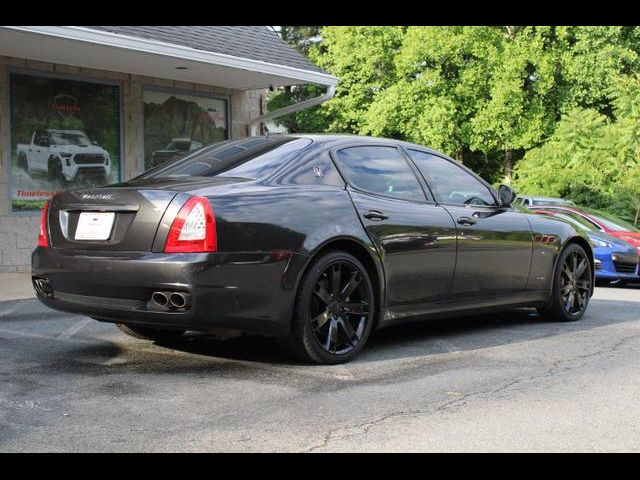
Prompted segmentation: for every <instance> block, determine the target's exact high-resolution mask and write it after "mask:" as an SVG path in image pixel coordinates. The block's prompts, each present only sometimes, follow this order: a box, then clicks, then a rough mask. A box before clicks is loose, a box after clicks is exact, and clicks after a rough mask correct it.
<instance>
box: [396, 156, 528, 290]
mask: <svg viewBox="0 0 640 480" xmlns="http://www.w3.org/2000/svg"><path fill="white" fill-rule="evenodd" d="M408 153H409V156H410V157H411V158H412V159H413V161H414V162H415V165H416V166H417V167H418V170H419V171H420V173H421V174H422V175H423V176H424V179H425V180H426V182H427V184H428V185H429V188H430V189H431V192H432V194H433V196H434V197H435V199H436V201H437V202H438V204H439V205H441V206H442V207H444V208H445V209H446V210H447V211H448V212H449V213H450V214H451V216H452V217H453V219H454V221H455V222H456V228H457V238H458V255H457V260H456V271H455V275H454V279H453V285H452V287H451V298H452V299H455V298H465V299H469V300H473V299H474V298H480V297H501V296H509V295H513V294H516V293H518V292H522V291H524V290H525V288H526V285H527V280H528V278H529V271H530V268H531V258H532V249H533V239H532V234H531V226H530V224H529V221H528V220H527V218H526V216H525V215H523V214H521V213H519V212H518V211H516V210H515V209H513V208H511V207H508V208H505V207H500V206H498V205H497V201H496V197H495V196H494V195H493V193H492V192H491V190H490V188H489V187H488V186H487V185H486V184H485V183H484V182H482V181H481V180H480V179H479V178H478V177H476V176H475V175H474V174H472V173H470V172H469V171H467V170H466V169H464V168H462V167H461V166H460V165H458V164H457V163H456V162H455V161H452V160H448V159H446V158H443V157H440V156H438V155H434V154H431V153H429V152H425V151H419V150H411V149H409V150H408Z"/></svg>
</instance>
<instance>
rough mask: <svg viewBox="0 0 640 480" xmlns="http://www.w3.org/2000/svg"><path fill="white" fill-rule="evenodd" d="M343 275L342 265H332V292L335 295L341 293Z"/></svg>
mask: <svg viewBox="0 0 640 480" xmlns="http://www.w3.org/2000/svg"><path fill="white" fill-rule="evenodd" d="M341 277H342V265H341V264H339V263H336V264H335V265H333V267H331V293H332V294H333V296H334V297H337V296H338V295H339V294H340V280H341Z"/></svg>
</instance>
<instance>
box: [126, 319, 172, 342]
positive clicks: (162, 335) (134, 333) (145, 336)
mask: <svg viewBox="0 0 640 480" xmlns="http://www.w3.org/2000/svg"><path fill="white" fill-rule="evenodd" d="M116 326H117V327H118V328H119V329H120V330H121V331H122V332H123V333H125V334H127V335H129V336H130V337H133V338H138V339H141V340H151V341H163V340H164V341H167V340H173V339H176V338H178V337H179V336H180V335H182V334H183V333H184V330H163V329H160V328H152V327H132V326H130V325H124V324H123V323H116Z"/></svg>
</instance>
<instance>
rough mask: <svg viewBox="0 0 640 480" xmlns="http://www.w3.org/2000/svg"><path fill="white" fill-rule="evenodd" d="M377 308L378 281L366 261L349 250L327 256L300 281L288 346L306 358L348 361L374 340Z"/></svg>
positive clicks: (334, 361) (317, 262) (315, 262)
mask: <svg viewBox="0 0 640 480" xmlns="http://www.w3.org/2000/svg"><path fill="white" fill-rule="evenodd" d="M374 307H375V297H374V290H373V285H372V283H371V279H370V278H369V275H368V273H367V269H366V268H365V267H364V265H362V263H361V262H360V261H359V260H358V259H357V258H356V257H354V256H353V255H351V254H349V253H346V252H339V251H332V252H327V253H325V254H322V255H321V256H320V257H318V258H317V259H316V260H314V262H313V263H312V264H311V266H310V267H309V268H308V270H307V272H306V274H305V276H304V278H303V280H302V282H301V285H300V288H299V290H298V295H297V298H296V305H295V313H294V319H293V323H292V326H291V332H290V334H289V337H288V338H287V339H286V340H285V345H286V346H287V347H288V350H289V351H290V352H291V353H292V354H294V355H295V356H296V357H298V358H299V359H301V360H303V361H307V362H312V363H318V364H337V363H342V362H346V361H349V360H351V359H352V358H353V357H355V356H356V355H357V354H358V352H359V351H360V350H361V349H362V347H363V346H364V344H365V342H366V341H367V339H368V338H369V334H370V333H371V329H372V327H373V323H374V313H375V312H374Z"/></svg>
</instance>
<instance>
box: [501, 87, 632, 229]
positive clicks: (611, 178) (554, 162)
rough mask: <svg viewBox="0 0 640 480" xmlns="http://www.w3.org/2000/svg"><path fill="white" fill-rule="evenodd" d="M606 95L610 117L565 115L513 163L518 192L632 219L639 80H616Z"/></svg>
mask: <svg viewBox="0 0 640 480" xmlns="http://www.w3.org/2000/svg"><path fill="white" fill-rule="evenodd" d="M609 91H610V98H611V102H612V108H613V114H614V118H613V119H611V118H609V117H607V116H605V115H604V114H602V113H600V112H598V111H597V110H596V109H594V108H582V109H581V108H574V109H571V110H569V111H568V112H567V114H566V115H565V116H563V118H562V119H561V120H560V122H559V123H558V126H557V128H556V130H555V132H554V133H553V135H552V136H551V138H550V139H549V140H548V141H547V142H546V143H544V144H543V145H542V146H540V147H538V148H534V149H532V150H530V151H528V152H527V154H526V155H525V157H524V158H523V159H522V160H521V161H520V162H519V163H518V165H517V167H516V176H515V180H514V181H515V185H516V187H517V188H518V189H520V190H521V191H526V192H528V193H530V194H545V195H554V196H559V197H565V198H570V199H572V200H574V201H575V202H576V203H578V204H581V205H586V206H590V207H594V208H600V209H604V210H608V211H609V212H611V213H614V214H617V215H619V216H621V217H622V218H624V219H626V220H630V221H634V220H635V217H636V214H637V211H638V209H640V156H639V154H640V107H639V103H638V102H640V77H638V76H625V77H618V78H617V79H615V80H612V83H611V86H610V87H609Z"/></svg>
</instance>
